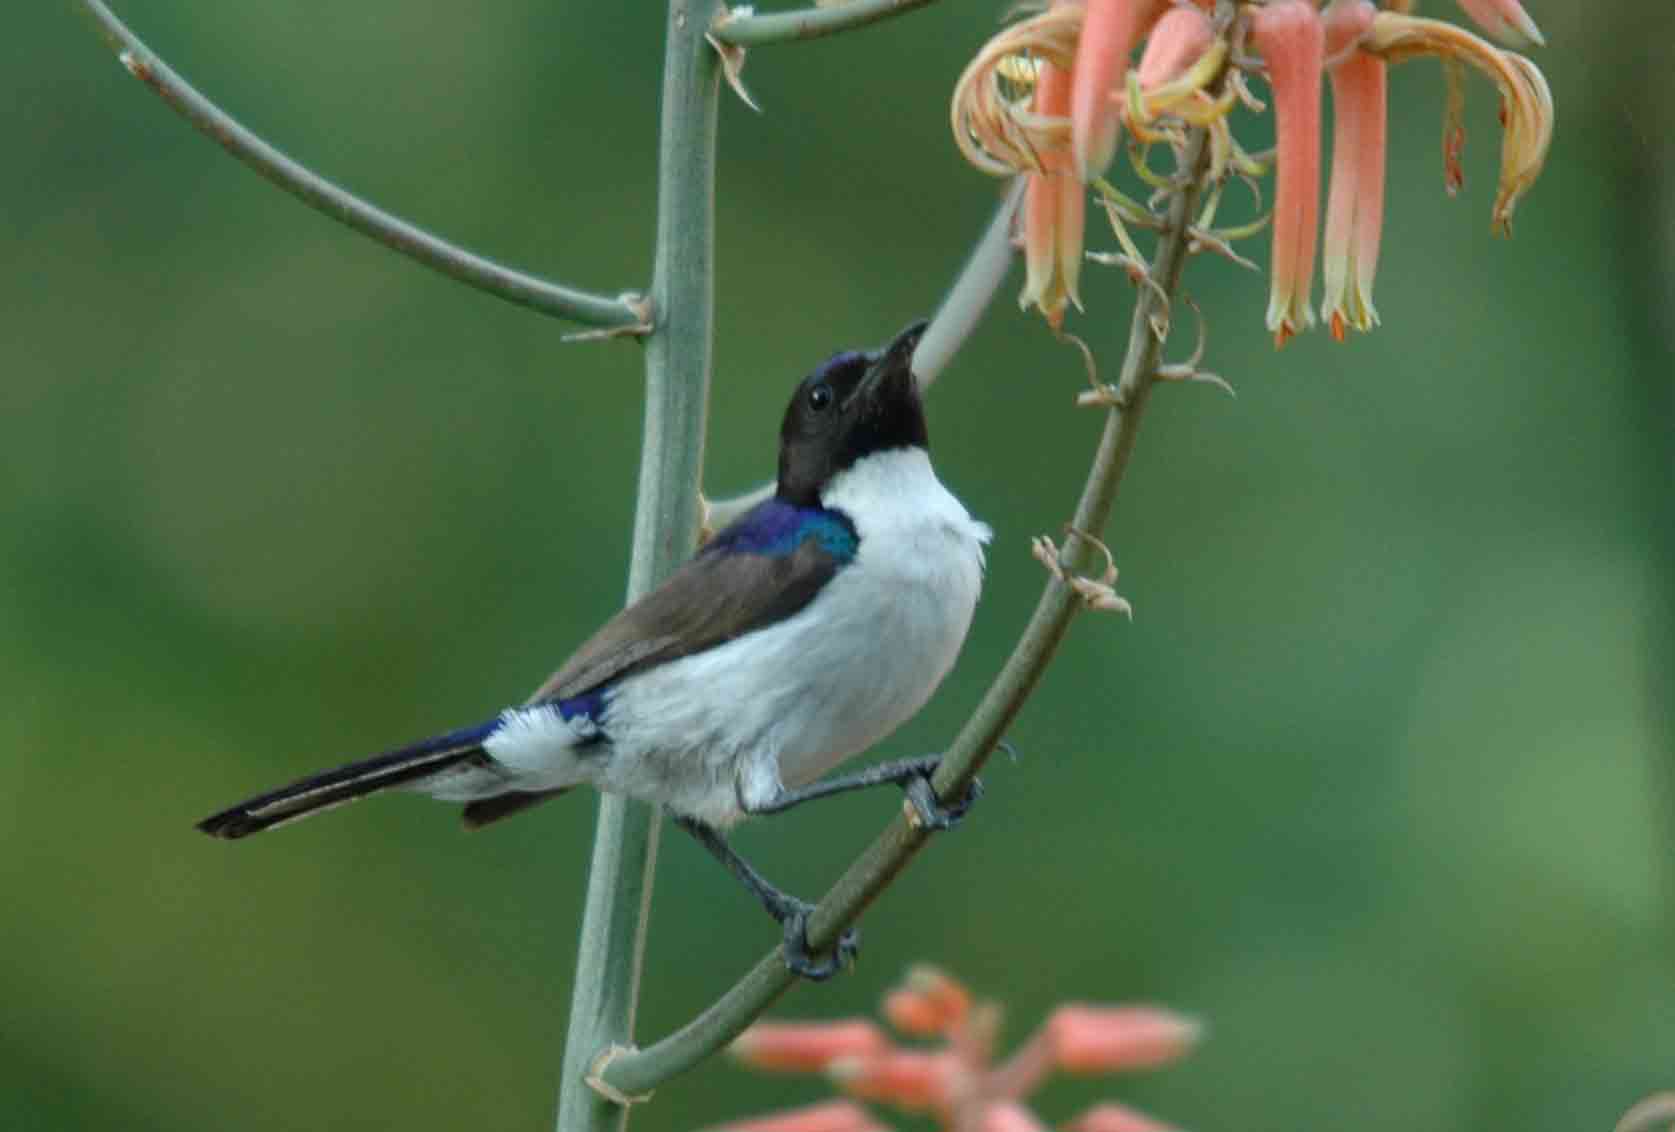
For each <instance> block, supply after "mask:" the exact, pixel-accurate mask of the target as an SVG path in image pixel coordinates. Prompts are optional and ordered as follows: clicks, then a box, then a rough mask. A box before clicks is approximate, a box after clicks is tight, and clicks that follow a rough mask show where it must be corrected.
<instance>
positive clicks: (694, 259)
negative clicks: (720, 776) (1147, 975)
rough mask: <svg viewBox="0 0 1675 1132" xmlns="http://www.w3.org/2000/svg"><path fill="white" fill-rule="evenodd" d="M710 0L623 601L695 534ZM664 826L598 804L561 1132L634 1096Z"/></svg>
mask: <svg viewBox="0 0 1675 1132" xmlns="http://www.w3.org/2000/svg"><path fill="white" fill-rule="evenodd" d="M718 4H719V0H670V3H669V12H668V28H667V31H666V32H665V34H666V36H667V39H666V41H665V46H664V54H663V114H662V123H661V126H660V127H659V143H658V160H657V171H658V173H657V176H658V185H657V253H656V265H655V267H654V269H653V272H652V299H653V301H654V302H655V303H656V305H657V309H658V311H659V312H661V316H660V318H659V322H658V326H657V328H656V330H654V331H653V332H652V334H651V335H650V337H648V338H647V339H646V415H645V427H644V430H643V433H642V437H641V442H640V486H639V495H638V499H637V503H636V507H635V513H634V554H633V561H632V564H631V565H630V567H629V575H628V598H629V600H630V601H632V600H634V599H635V598H637V597H639V596H640V595H641V594H644V593H646V592H648V591H649V590H651V589H652V587H653V586H655V585H656V584H657V583H658V582H660V581H662V579H663V578H665V577H667V576H668V575H669V574H670V573H671V572H673V571H674V569H675V567H676V566H678V565H679V564H680V563H681V562H683V561H685V559H686V558H687V557H688V556H689V555H690V554H691V552H692V547H693V545H694V544H695V543H696V542H697V538H698V506H697V504H698V484H699V481H700V473H701V472H702V470H703V463H704V424H705V416H706V414H707V411H708V406H709V390H710V362H711V356H712V354H713V342H712V340H711V336H712V330H713V327H714V307H715V271H714V257H713V252H714V247H715V142H716V117H717V107H718V106H719V103H720V90H721V78H720V74H721V68H720V66H719V65H718V61H717V59H716V56H715V52H714V51H713V50H712V49H711V48H710V46H709V43H708V42H707V41H706V40H705V38H704V29H705V28H706V27H708V26H709V22H710V19H711V17H712V15H713V14H714V9H715V8H716V7H717V6H718ZM661 824H662V822H661V820H660V816H659V814H658V811H657V809H656V807H653V806H648V805H646V804H645V803H643V802H632V801H629V800H627V799H625V798H622V797H620V796H617V795H612V794H602V795H600V802H599V826H598V829H597V830H596V831H595V833H594V841H593V865H592V869H591V871H590V873H589V875H588V887H587V907H586V910H585V912H584V914H583V917H582V931H581V940H580V944H579V946H578V951H577V955H576V977H575V982H574V984H573V985H572V988H571V998H570V1023H569V1030H568V1032H567V1033H566V1035H565V1040H564V1061H563V1067H562V1075H561V1078H560V1081H559V1094H558V1116H557V1127H558V1129H559V1130H560V1132H604V1130H605V1129H607V1128H617V1129H620V1128H622V1127H623V1125H624V1123H625V1121H626V1119H627V1106H626V1104H625V1102H626V1101H627V1100H629V1099H632V1098H633V1097H635V1096H637V1095H638V1094H636V1093H633V1092H627V1093H624V1092H620V1091H617V1092H613V1091H611V1090H610V1089H609V1088H608V1087H605V1088H601V1087H600V1085H599V1083H598V1076H597V1074H598V1070H599V1058H600V1055H601V1054H603V1053H608V1051H609V1050H612V1049H619V1048H622V1047H625V1046H627V1045H628V1043H629V1042H630V1040H631V1035H632V1033H633V1027H634V1006H635V1000H636V998H637V997H638V993H639V982H640V963H641V959H642V957H643V955H644V953H645V941H646V924H647V920H648V919H649V914H650V911H651V878H652V868H653V865H654V864H655V863H656V859H657V835H658V829H659V827H660V826H661Z"/></svg>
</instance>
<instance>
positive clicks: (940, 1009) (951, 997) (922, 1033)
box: [884, 965, 971, 1037]
mask: <svg viewBox="0 0 1675 1132" xmlns="http://www.w3.org/2000/svg"><path fill="white" fill-rule="evenodd" d="M970 1013H971V992H970V991H968V990H966V989H965V987H964V986H962V985H961V984H960V983H959V981H958V980H956V979H954V978H952V977H951V976H949V975H948V974H946V973H945V972H943V971H939V970H937V969H936V968H935V967H930V966H926V965H919V966H915V967H913V968H912V969H911V970H909V971H908V972H907V981H906V983H905V984H904V985H903V986H899V987H897V988H895V989H894V990H892V991H890V992H889V993H888V994H886V995H885V996H884V1017H886V1018H888V1019H889V1020H890V1025H892V1026H894V1027H895V1028H896V1029H898V1030H900V1031H901V1032H902V1033H904V1034H914V1035H917V1036H919V1037H932V1036H935V1035H939V1034H948V1033H952V1032H953V1031H954V1030H956V1029H958V1028H959V1027H960V1026H961V1025H962V1024H963V1023H964V1022H965V1020H966V1017H967V1016H968V1015H969V1014H970Z"/></svg>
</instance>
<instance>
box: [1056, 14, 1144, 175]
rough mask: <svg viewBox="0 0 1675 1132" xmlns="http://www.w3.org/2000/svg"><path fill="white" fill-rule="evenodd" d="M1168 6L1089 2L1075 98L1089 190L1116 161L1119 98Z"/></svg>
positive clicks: (1082, 170)
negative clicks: (1131, 63)
mask: <svg viewBox="0 0 1675 1132" xmlns="http://www.w3.org/2000/svg"><path fill="white" fill-rule="evenodd" d="M1166 6H1167V0H1088V6H1087V16H1086V17H1085V18H1084V19H1083V21H1082V38H1081V41H1080V42H1079V43H1078V44H1077V46H1076V68H1075V78H1074V82H1073V85H1072V88H1071V94H1070V137H1071V147H1072V150H1073V152H1074V153H1075V155H1076V173H1077V175H1078V176H1079V177H1080V178H1081V180H1082V182H1083V183H1084V184H1085V183H1087V182H1089V181H1093V180H1095V179H1097V178H1098V177H1099V176H1100V175H1102V174H1103V173H1104V172H1105V169H1106V167H1107V166H1109V165H1110V164H1111V158H1112V157H1114V156H1115V155H1116V152H1117V139H1118V137H1119V136H1120V135H1121V132H1122V130H1121V126H1122V119H1121V117H1120V115H1119V114H1118V109H1117V103H1116V95H1117V94H1118V93H1119V92H1121V91H1122V89H1123V84H1124V82H1125V81H1126V78H1127V75H1128V59H1129V56H1130V55H1131V54H1132V53H1133V51H1134V48H1135V47H1136V46H1137V45H1138V44H1139V43H1140V41H1141V40H1142V39H1144V38H1145V36H1146V33H1147V32H1148V31H1150V30H1151V26H1152V24H1153V23H1154V22H1155V21H1156V20H1157V18H1158V16H1160V15H1162V14H1163V9H1164V8H1165V7H1166Z"/></svg>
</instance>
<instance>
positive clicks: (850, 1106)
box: [720, 1101, 887, 1132]
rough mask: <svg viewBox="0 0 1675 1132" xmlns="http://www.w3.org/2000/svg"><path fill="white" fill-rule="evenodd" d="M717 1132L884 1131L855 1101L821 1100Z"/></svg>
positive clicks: (740, 1122)
mask: <svg viewBox="0 0 1675 1132" xmlns="http://www.w3.org/2000/svg"><path fill="white" fill-rule="evenodd" d="M720 1132H887V1130H886V1129H885V1128H884V1126H883V1125H882V1124H879V1123H878V1121H876V1120H874V1119H873V1118H872V1114H871V1113H869V1112H868V1111H867V1110H866V1109H864V1108H862V1107H861V1106H860V1105H858V1104H856V1103H855V1102H854V1101H824V1102H822V1103H820V1104H813V1105H808V1106H807V1107H805V1108H792V1109H786V1110H785V1111H784V1112H775V1113H770V1114H769V1115H767V1116H757V1117H753V1118H751V1119H750V1120H735V1121H734V1122H733V1123H731V1124H724V1125H722V1126H721V1129H720Z"/></svg>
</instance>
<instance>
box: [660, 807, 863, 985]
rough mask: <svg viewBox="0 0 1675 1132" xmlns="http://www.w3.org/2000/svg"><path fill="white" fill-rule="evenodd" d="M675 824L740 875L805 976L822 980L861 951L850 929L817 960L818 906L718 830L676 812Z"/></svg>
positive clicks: (791, 961) (790, 964)
mask: <svg viewBox="0 0 1675 1132" xmlns="http://www.w3.org/2000/svg"><path fill="white" fill-rule="evenodd" d="M675 824H676V825H678V826H680V827H681V828H682V829H684V830H685V831H686V832H687V833H690V834H691V835H692V837H693V840H695V841H697V842H698V844H700V845H702V846H703V847H704V848H705V849H707V850H709V853H710V855H711V856H712V857H714V858H715V859H716V860H718V861H720V862H721V863H722V864H723V865H725V866H727V871H728V872H730V873H732V874H733V875H734V876H735V877H737V878H738V880H739V883H740V884H742V885H744V886H745V888H747V889H749V890H750V892H751V893H752V894H754V895H755V897H756V898H757V899H758V900H760V901H761V902H762V906H763V907H764V908H766V909H767V910H768V915H770V916H772V917H773V918H774V921H775V922H776V923H778V924H779V926H780V927H781V928H782V929H784V932H785V965H786V966H787V967H789V968H790V969H791V970H792V971H794V972H795V973H797V974H798V975H801V976H802V977H803V978H805V979H812V980H813V981H815V982H822V981H824V980H826V979H829V978H831V977H832V976H833V975H835V974H837V973H838V971H839V970H841V969H842V968H844V967H846V966H848V965H849V964H850V963H852V962H853V961H854V959H855V956H856V955H857V954H858V953H859V952H860V950H861V935H860V933H859V932H858V931H856V930H855V929H854V928H850V929H848V930H847V931H845V932H844V933H843V934H842V935H841V936H839V937H838V941H837V946H836V947H834V948H833V949H832V954H831V955H829V956H827V957H826V958H825V959H816V958H815V957H814V956H813V955H811V954H810V953H809V949H808V918H809V916H810V915H812V914H813V912H814V905H812V904H810V903H808V902H807V901H806V900H798V899H797V898H796V897H795V896H792V895H791V894H790V893H788V892H785V891H783V890H781V889H779V888H776V887H775V886H774V885H773V883H772V882H770V881H769V880H768V878H767V877H765V876H763V875H762V874H761V873H759V872H757V871H756V869H755V868H754V867H753V866H752V865H751V864H750V862H749V861H747V860H745V859H744V858H743V857H741V856H739V855H738V853H736V852H734V851H733V847H732V846H731V845H729V844H727V839H726V838H724V837H722V836H721V834H720V833H718V832H717V831H716V830H714V829H712V828H710V827H709V826H707V825H705V824H704V823H703V822H701V821H697V820H695V819H693V818H688V817H682V816H680V815H678V814H677V815H675Z"/></svg>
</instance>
